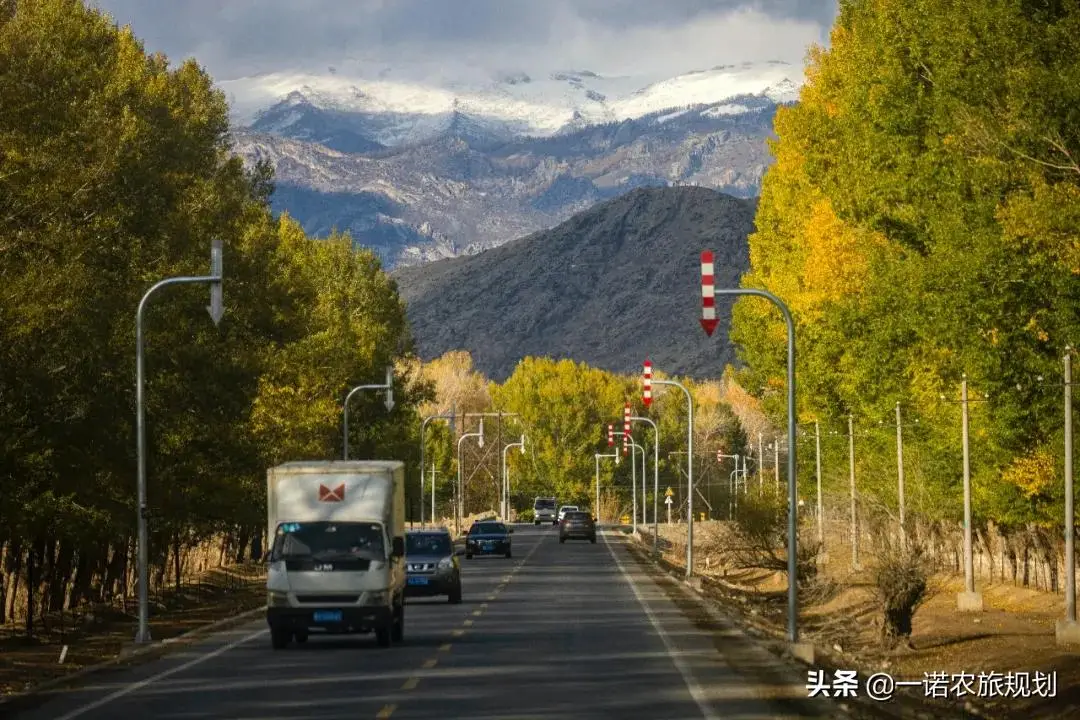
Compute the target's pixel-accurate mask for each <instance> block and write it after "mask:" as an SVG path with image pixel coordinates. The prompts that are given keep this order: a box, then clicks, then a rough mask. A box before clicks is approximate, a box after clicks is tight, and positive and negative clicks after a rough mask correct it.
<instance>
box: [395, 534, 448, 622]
mask: <svg viewBox="0 0 1080 720" xmlns="http://www.w3.org/2000/svg"><path fill="white" fill-rule="evenodd" d="M405 573H406V578H407V580H406V581H405V583H406V584H405V594H406V595H413V596H420V597H430V596H432V595H446V596H447V599H448V600H449V601H450V602H451V603H454V604H455V605H456V604H459V603H460V602H461V565H460V563H459V562H458V559H457V556H456V555H455V554H454V542H453V540H452V539H451V538H450V532H449V531H448V530H409V531H407V532H406V533H405Z"/></svg>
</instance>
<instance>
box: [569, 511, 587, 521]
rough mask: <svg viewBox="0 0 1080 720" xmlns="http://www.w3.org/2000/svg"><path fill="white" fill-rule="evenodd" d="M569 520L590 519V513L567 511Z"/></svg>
mask: <svg viewBox="0 0 1080 720" xmlns="http://www.w3.org/2000/svg"><path fill="white" fill-rule="evenodd" d="M566 519H567V520H589V519H590V518H589V513H586V512H569V513H566Z"/></svg>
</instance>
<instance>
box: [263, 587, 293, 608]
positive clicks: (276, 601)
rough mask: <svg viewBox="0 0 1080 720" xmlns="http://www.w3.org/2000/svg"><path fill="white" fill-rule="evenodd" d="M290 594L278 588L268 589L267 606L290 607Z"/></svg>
mask: <svg viewBox="0 0 1080 720" xmlns="http://www.w3.org/2000/svg"><path fill="white" fill-rule="evenodd" d="M288 605H289V594H288V593H283V592H280V591H278V590H267V591H266V606H267V607H288Z"/></svg>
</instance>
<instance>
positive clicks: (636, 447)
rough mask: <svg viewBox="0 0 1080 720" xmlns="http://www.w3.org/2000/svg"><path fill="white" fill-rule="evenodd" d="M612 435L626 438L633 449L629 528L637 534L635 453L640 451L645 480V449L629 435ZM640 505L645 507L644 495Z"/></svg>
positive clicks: (642, 473)
mask: <svg viewBox="0 0 1080 720" xmlns="http://www.w3.org/2000/svg"><path fill="white" fill-rule="evenodd" d="M628 417H629V416H628ZM629 419H630V420H633V418H632V417H629ZM612 434H613V435H621V436H623V437H625V438H627V440H628V442H629V443H630V447H632V448H633V449H634V450H633V452H634V456H633V457H632V458H630V471H631V475H630V478H631V479H630V489H631V492H632V494H633V502H634V510H633V513H632V514H631V519H632V523H631V525H630V527H631V530H632V531H633V532H637V451H638V450H640V451H641V477H642V479H644V478H645V448H643V447H642V446H640V445H638V444H637V443H636V442H635V441H634V436H633V435H631V434H630V433H626V432H617V433H612ZM641 505H642V506H643V507H644V505H645V496H644V495H642V496H641Z"/></svg>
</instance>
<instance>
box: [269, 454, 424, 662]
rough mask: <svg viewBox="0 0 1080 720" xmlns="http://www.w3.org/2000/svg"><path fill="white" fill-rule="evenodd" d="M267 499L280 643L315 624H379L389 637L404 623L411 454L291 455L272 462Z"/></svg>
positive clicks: (365, 627) (352, 627) (339, 628)
mask: <svg viewBox="0 0 1080 720" xmlns="http://www.w3.org/2000/svg"><path fill="white" fill-rule="evenodd" d="M266 499H267V502H266V508H267V531H268V535H267V537H268V538H269V542H268V546H269V547H268V550H269V553H270V554H269V558H268V572H267V580H266V589H267V622H268V623H269V624H270V627H271V633H272V634H273V633H275V632H276V633H277V636H276V637H275V639H274V647H283V646H284V645H286V644H287V643H288V642H289V640H291V639H292V638H294V637H295V638H296V639H298V640H300V641H304V640H306V639H307V635H308V631H309V630H311V629H314V628H320V629H326V630H330V631H336V632H368V631H371V630H375V631H376V633H377V634H379V641H380V644H389V641H388V640H387V642H383V635H384V634H386V635H387V637H389V632H390V629H391V626H392V625H394V624H395V623H400V624H401V625H403V624H404V600H403V597H404V588H405V564H404V558H403V557H402V556H401V555H396V554H395V552H394V551H395V549H397V550H400V551H401V552H403V551H404V550H403V549H404V539H405V465H404V463H402V462H399V461H387V460H349V461H323V462H291V463H286V464H284V465H279V466H278V467H275V468H271V469H270V470H269V471H268V473H267V498H266ZM394 633H395V634H397V635H400V634H401V631H400V630H399V629H397V628H394Z"/></svg>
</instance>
